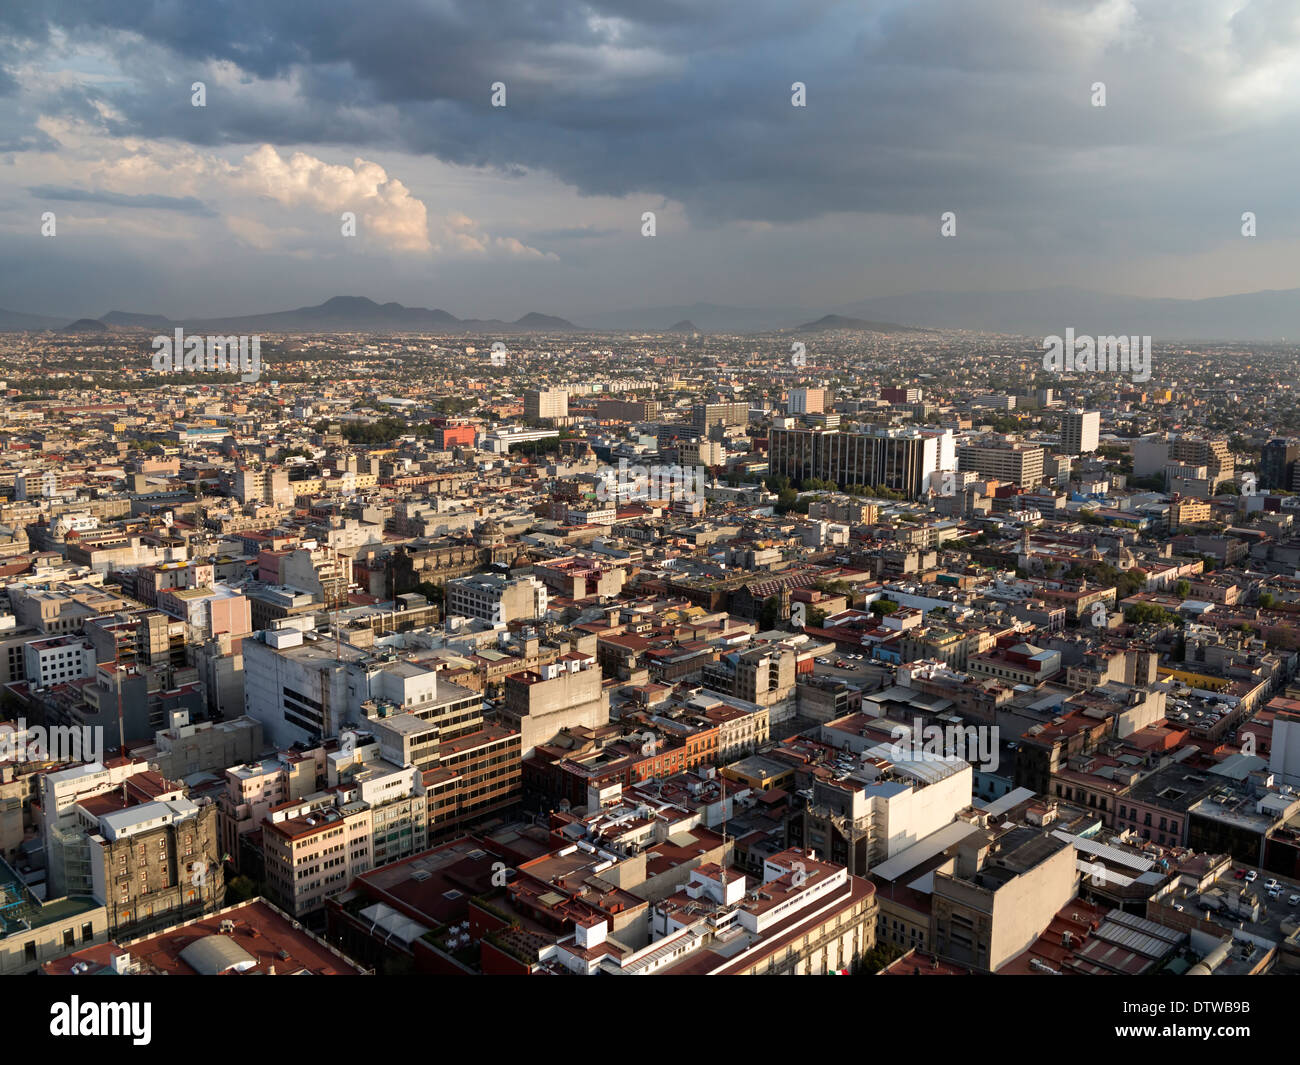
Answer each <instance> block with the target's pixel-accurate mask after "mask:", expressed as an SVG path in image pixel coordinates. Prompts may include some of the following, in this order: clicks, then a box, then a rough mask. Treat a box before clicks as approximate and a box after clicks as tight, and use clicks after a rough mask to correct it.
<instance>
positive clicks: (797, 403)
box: [786, 388, 826, 414]
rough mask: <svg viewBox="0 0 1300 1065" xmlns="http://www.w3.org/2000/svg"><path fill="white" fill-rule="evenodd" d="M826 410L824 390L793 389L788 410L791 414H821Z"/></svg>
mask: <svg viewBox="0 0 1300 1065" xmlns="http://www.w3.org/2000/svg"><path fill="white" fill-rule="evenodd" d="M825 409H826V390H825V389H824V388H792V389H790V401H789V402H788V403H787V404H786V410H787V411H788V412H789V413H791V414H821V413H822V412H823V411H824V410H825Z"/></svg>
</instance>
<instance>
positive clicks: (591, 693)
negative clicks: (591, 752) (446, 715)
mask: <svg viewBox="0 0 1300 1065" xmlns="http://www.w3.org/2000/svg"><path fill="white" fill-rule="evenodd" d="M603 680H604V678H603V676H602V674H601V671H600V668H599V667H598V666H597V665H596V659H595V658H594V657H593V656H591V655H582V654H576V653H570V654H566V655H563V656H562V657H560V658H559V659H558V660H556V661H555V662H553V663H551V664H549V665H545V666H542V667H541V670H540V672H534V671H532V670H526V671H524V672H522V673H515V674H512V675H511V676H508V677H506V684H505V697H506V698H505V706H504V707H503V708H502V709H501V711H500V714H499V717H500V720H501V723H502V724H503V725H506V726H508V727H510V728H513V729H517V730H518V731H519V734H520V747H521V751H522V754H521V756H522V757H524V758H527V757H528V756H529V755H530V754H532V753H533V749H534V748H535V747H536V746H537V745H538V744H540V743H550V742H551V741H552V740H553V739H554V738H555V737H556V735H557V734H558V733H559V732H560V730H561V729H565V728H572V727H574V726H578V725H581V726H584V727H586V728H599V727H600V726H601V725H605V724H608V722H609V694H608V693H607V692H606V691H605V690H604V687H603Z"/></svg>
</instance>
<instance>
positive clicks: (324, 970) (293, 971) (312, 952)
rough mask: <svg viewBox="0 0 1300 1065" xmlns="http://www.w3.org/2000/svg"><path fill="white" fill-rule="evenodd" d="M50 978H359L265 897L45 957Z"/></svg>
mask: <svg viewBox="0 0 1300 1065" xmlns="http://www.w3.org/2000/svg"><path fill="white" fill-rule="evenodd" d="M41 971H42V972H43V973H45V974H46V975H48V976H68V975H79V976H95V975H112V976H222V975H239V976H358V975H362V976H364V975H369V974H370V973H371V970H369V969H367V968H365V967H364V966H361V965H358V964H357V963H356V962H354V961H353V960H352V959H351V958H349V957H347V955H345V954H343V953H342V952H341V951H339V950H338V949H337V948H335V947H333V946H331V945H330V944H329V943H327V942H326V941H325V940H324V939H322V938H321V937H320V936H317V935H315V934H314V933H313V932H310V931H308V930H307V929H305V928H303V927H302V925H301V924H300V923H299V922H297V921H295V920H294V919H293V918H292V917H291V916H290V915H289V914H287V913H285V912H284V911H283V910H281V909H279V908H278V907H276V906H273V905H272V904H271V903H269V902H267V901H266V899H262V898H256V899H249V900H248V901H247V902H241V903H239V904H238V905H235V906H227V907H225V908H224V909H220V910H217V911H216V912H215V913H211V914H206V915H204V916H202V917H195V918H192V919H190V920H188V921H183V922H181V923H180V924H177V925H174V926H172V927H169V928H165V929H163V930H162V931H161V932H155V933H153V934H151V935H147V936H141V937H140V938H138V939H121V938H118V939H116V940H114V941H112V942H108V943H103V944H98V945H95V946H90V947H83V948H82V949H81V950H77V951H73V952H71V953H69V954H65V955H64V956H62V957H60V958H59V959H57V960H56V961H49V962H46V963H45V964H44V965H43V966H42V967H41Z"/></svg>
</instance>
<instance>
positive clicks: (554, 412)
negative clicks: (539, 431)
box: [524, 388, 569, 421]
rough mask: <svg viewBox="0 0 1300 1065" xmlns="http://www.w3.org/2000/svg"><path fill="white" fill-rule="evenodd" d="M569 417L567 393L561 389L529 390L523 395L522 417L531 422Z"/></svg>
mask: <svg viewBox="0 0 1300 1065" xmlns="http://www.w3.org/2000/svg"><path fill="white" fill-rule="evenodd" d="M568 416H569V393H568V392H566V391H565V390H564V389H563V388H530V389H529V390H528V391H527V392H525V393H524V417H525V418H529V419H532V420H533V421H546V420H548V419H550V418H567V417H568Z"/></svg>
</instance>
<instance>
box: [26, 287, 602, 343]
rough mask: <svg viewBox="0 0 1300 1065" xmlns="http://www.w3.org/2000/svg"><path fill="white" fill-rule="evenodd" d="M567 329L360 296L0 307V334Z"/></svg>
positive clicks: (535, 318) (540, 318) (561, 324)
mask: <svg viewBox="0 0 1300 1065" xmlns="http://www.w3.org/2000/svg"><path fill="white" fill-rule="evenodd" d="M178 328H179V329H184V330H185V331H186V332H193V333H211V332H214V331H216V332H221V333H418V332H437V333H447V332H464V333H546V332H552V333H572V332H580V331H581V330H579V329H578V327H577V326H575V325H574V324H573V323H572V322H566V321H565V320H564V319H563V318H556V317H554V316H553V315H548V314H537V313H533V314H526V315H524V316H523V317H522V318H520V319H519V320H518V321H515V322H503V321H498V320H496V319H488V320H483V319H477V318H457V317H456V316H455V315H453V314H450V313H448V312H447V311H443V310H428V309H427V308H424V307H403V306H402V305H401V304H400V303H383V304H380V303H376V302H375V301H374V300H372V299H367V298H365V297H364V296H335V297H334V298H333V299H328V300H326V301H325V302H324V303H322V304H319V305H318V306H315V307H299V308H298V309H297V310H292V311H274V312H272V313H270V314H249V315H242V316H238V317H230V318H190V319H186V320H184V321H177V320H175V319H171V318H167V317H166V316H165V315H161V314H136V313H133V312H129V311H109V313H108V314H105V315H103V316H101V317H99V318H79V319H77V320H76V321H69V320H68V319H66V318H65V319H59V318H50V317H45V316H40V315H31V314H21V313H15V312H13V311H5V310H0V332H8V333H13V332H29V331H41V330H47V329H48V330H57V331H59V332H62V333H85V334H89V333H125V332H136V331H141V330H143V331H145V332H150V333H170V332H172V331H173V330H175V329H178Z"/></svg>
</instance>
